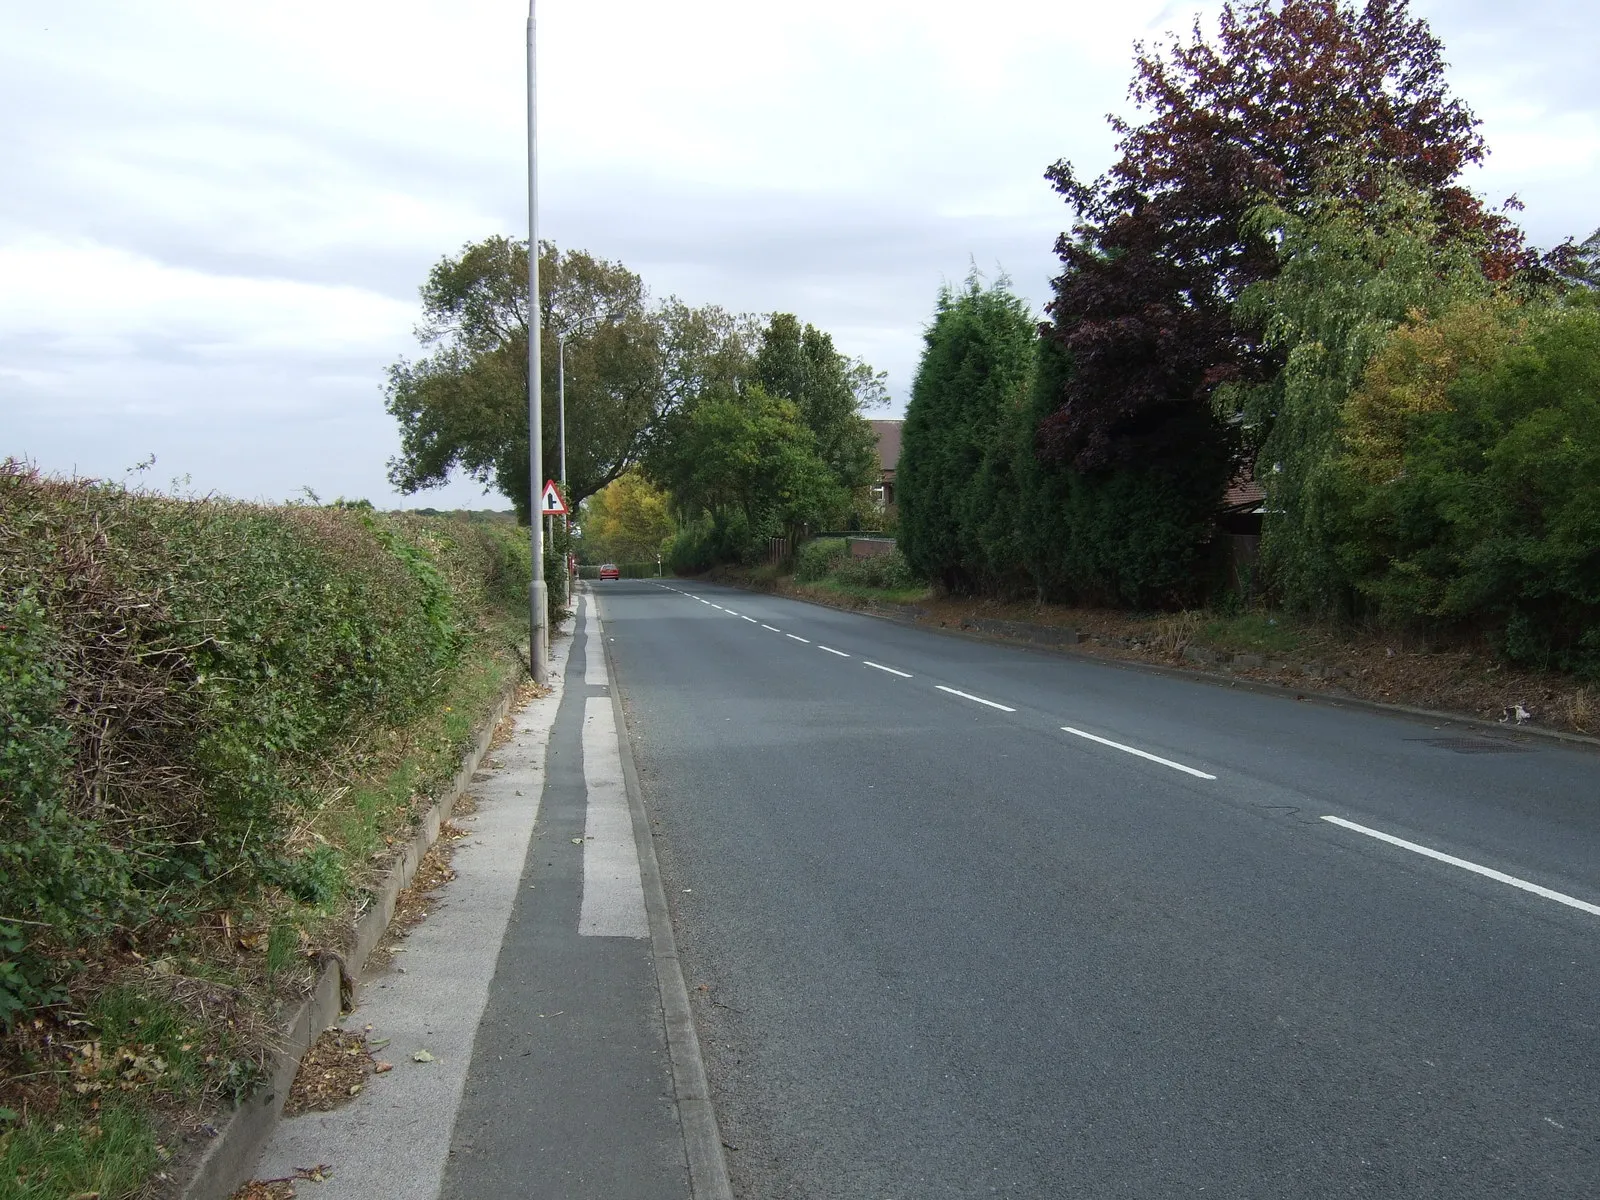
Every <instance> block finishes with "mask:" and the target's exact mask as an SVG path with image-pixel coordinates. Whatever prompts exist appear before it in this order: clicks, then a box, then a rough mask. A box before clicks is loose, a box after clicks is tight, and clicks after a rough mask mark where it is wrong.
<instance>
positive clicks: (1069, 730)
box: [1061, 725, 1216, 779]
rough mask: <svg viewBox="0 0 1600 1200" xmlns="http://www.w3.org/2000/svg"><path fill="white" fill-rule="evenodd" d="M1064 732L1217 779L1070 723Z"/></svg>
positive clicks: (1197, 776)
mask: <svg viewBox="0 0 1600 1200" xmlns="http://www.w3.org/2000/svg"><path fill="white" fill-rule="evenodd" d="M1061 730H1062V732H1063V733H1070V734H1072V735H1073V736H1074V737H1081V738H1088V739H1089V740H1090V741H1091V742H1099V743H1100V744H1101V745H1102V746H1110V747H1111V748H1112V749H1113V750H1121V751H1122V752H1123V753H1124V754H1136V755H1138V756H1139V757H1140V758H1147V759H1149V760H1150V761H1151V762H1153V763H1160V764H1161V765H1162V766H1163V767H1171V768H1172V769H1173V770H1174V771H1182V772H1183V773H1184V774H1185V775H1193V776H1194V777H1195V778H1196V779H1215V778H1216V776H1215V775H1207V774H1206V773H1205V772H1204V771H1196V770H1195V769H1194V768H1193V767H1186V766H1184V765H1183V764H1182V763H1180V762H1173V761H1172V760H1171V759H1170V758H1162V757H1161V756H1160V755H1159V754H1150V753H1147V752H1146V751H1144V750H1140V749H1139V748H1138V747H1136V746H1124V745H1123V744H1122V743H1121V742H1113V741H1112V740H1111V739H1110V738H1103V737H1096V736H1095V735H1094V734H1092V733H1085V732H1084V731H1083V730H1081V729H1074V728H1072V726H1070V725H1063V726H1062V727H1061Z"/></svg>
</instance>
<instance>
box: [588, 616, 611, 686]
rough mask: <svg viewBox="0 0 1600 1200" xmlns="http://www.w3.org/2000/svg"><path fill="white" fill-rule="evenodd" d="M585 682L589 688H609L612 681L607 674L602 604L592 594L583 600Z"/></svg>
mask: <svg viewBox="0 0 1600 1200" xmlns="http://www.w3.org/2000/svg"><path fill="white" fill-rule="evenodd" d="M583 627H584V631H585V634H586V637H585V640H584V643H583V682H584V684H585V685H586V686H589V687H609V686H610V685H611V679H610V677H609V676H608V675H607V674H606V652H605V646H604V635H603V633H602V630H601V628H600V602H599V601H598V600H596V599H595V598H594V595H593V594H592V593H590V594H588V595H585V596H584V598H583Z"/></svg>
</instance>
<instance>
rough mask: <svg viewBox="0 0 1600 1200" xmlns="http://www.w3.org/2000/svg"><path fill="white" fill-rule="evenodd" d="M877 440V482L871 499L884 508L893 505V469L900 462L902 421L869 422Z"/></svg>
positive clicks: (873, 486)
mask: <svg viewBox="0 0 1600 1200" xmlns="http://www.w3.org/2000/svg"><path fill="white" fill-rule="evenodd" d="M868 424H869V425H871V426H872V432H873V435H874V436H875V437H876V438H877V439H878V482H877V483H875V484H873V485H872V498H873V499H874V500H876V501H877V502H878V503H879V504H881V505H883V506H884V507H885V508H887V507H889V506H890V505H892V504H893V503H894V469H895V466H896V464H898V463H899V461H900V429H901V427H902V426H903V425H905V422H904V421H869V422H868Z"/></svg>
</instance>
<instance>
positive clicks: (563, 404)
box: [556, 330, 572, 596]
mask: <svg viewBox="0 0 1600 1200" xmlns="http://www.w3.org/2000/svg"><path fill="white" fill-rule="evenodd" d="M556 395H557V397H558V398H559V406H560V410H561V500H562V502H563V503H566V499H567V495H568V493H567V335H566V332H565V331H564V330H563V331H562V332H561V333H558V334H556ZM561 529H562V531H563V532H570V531H571V529H572V511H571V508H570V506H569V507H568V511H566V512H564V513H562V514H561ZM566 547H567V549H566V552H565V554H564V556H563V558H562V562H561V568H562V570H564V571H565V572H566V573H567V595H568V596H571V595H572V539H571V538H570V537H569V538H567V539H566Z"/></svg>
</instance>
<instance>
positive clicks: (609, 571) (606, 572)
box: [600, 563, 622, 579]
mask: <svg viewBox="0 0 1600 1200" xmlns="http://www.w3.org/2000/svg"><path fill="white" fill-rule="evenodd" d="M600 578H601V579H621V578H622V572H621V571H619V570H617V564H616V563H601V564H600Z"/></svg>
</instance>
